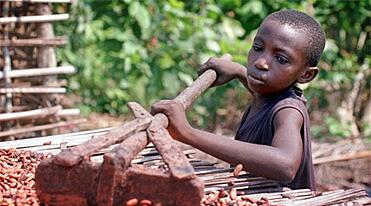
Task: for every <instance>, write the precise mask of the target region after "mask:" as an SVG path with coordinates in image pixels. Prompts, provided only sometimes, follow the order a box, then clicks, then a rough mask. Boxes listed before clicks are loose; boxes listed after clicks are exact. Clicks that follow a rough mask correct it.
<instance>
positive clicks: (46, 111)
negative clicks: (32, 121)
mask: <svg viewBox="0 0 371 206" xmlns="http://www.w3.org/2000/svg"><path fill="white" fill-rule="evenodd" d="M59 110H62V107H61V106H54V107H48V108H42V109H35V110H30V111H24V112H13V113H3V114H0V122H1V121H8V120H15V119H23V118H35V117H45V116H48V115H52V114H55V113H57V112H58V111H59Z"/></svg>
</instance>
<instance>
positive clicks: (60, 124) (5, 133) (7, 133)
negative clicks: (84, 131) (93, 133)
mask: <svg viewBox="0 0 371 206" xmlns="http://www.w3.org/2000/svg"><path fill="white" fill-rule="evenodd" d="M83 122H86V119H77V120H71V121H65V122H58V123H53V124H45V125H39V126H34V127H28V128H20V129H12V130H8V131H3V132H0V137H6V136H12V135H17V134H23V133H28V132H35V131H41V130H48V129H54V128H59V127H65V126H70V125H75V124H80V123H83Z"/></svg>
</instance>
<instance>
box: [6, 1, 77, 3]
mask: <svg viewBox="0 0 371 206" xmlns="http://www.w3.org/2000/svg"><path fill="white" fill-rule="evenodd" d="M6 1H9V2H24V3H71V0H6Z"/></svg>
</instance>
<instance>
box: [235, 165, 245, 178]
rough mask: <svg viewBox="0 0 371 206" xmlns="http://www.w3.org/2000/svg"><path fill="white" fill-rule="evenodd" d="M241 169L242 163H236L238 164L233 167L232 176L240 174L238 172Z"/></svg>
mask: <svg viewBox="0 0 371 206" xmlns="http://www.w3.org/2000/svg"><path fill="white" fill-rule="evenodd" d="M242 169H243V166H242V164H238V165H237V166H236V167H235V168H234V170H233V176H234V177H238V176H239V175H240V172H241V171H242Z"/></svg>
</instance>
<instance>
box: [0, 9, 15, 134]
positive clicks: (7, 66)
mask: <svg viewBox="0 0 371 206" xmlns="http://www.w3.org/2000/svg"><path fill="white" fill-rule="evenodd" d="M9 7H10V3H9V2H5V3H4V5H3V10H4V16H8V15H9ZM10 26H11V25H5V26H4V39H5V40H8V39H9V32H8V30H9V27H10ZM3 55H4V69H3V71H4V86H5V88H9V87H11V84H12V80H11V78H10V77H9V73H10V72H11V70H12V67H11V59H10V53H9V49H8V47H4V48H3ZM4 106H5V108H4V109H5V113H11V112H12V107H13V104H12V93H9V92H7V93H5V105H4ZM11 126H12V125H11V123H10V122H6V123H5V124H4V127H5V128H6V129H7V128H10V127H11ZM13 139H14V138H13V137H9V138H8V140H13Z"/></svg>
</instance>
